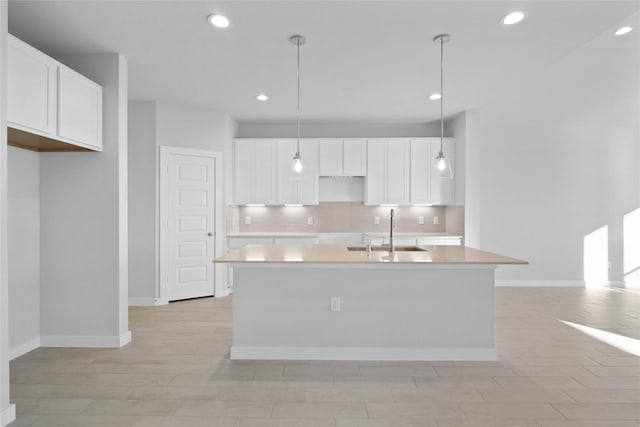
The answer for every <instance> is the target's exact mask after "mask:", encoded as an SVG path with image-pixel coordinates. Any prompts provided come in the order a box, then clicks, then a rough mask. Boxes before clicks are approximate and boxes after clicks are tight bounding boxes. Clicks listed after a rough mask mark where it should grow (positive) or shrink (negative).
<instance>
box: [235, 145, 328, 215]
mask: <svg viewBox="0 0 640 427" xmlns="http://www.w3.org/2000/svg"><path fill="white" fill-rule="evenodd" d="M317 146H318V144H317V141H315V140H308V139H303V140H300V154H301V155H302V163H303V166H304V179H299V180H294V179H291V167H292V165H293V156H294V154H295V152H296V140H295V139H267V138H259V139H236V140H235V141H234V203H235V204H238V205H246V204H265V205H283V204H305V205H317V204H318V198H319V189H318V167H317V163H318V160H317V158H318V153H317Z"/></svg>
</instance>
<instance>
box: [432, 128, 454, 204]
mask: <svg viewBox="0 0 640 427" xmlns="http://www.w3.org/2000/svg"><path fill="white" fill-rule="evenodd" d="M430 145H431V161H432V163H433V164H435V159H436V157H437V156H438V152H439V151H440V139H439V138H434V139H433V140H431V142H430ZM442 150H443V152H444V155H445V156H446V157H447V159H449V162H450V165H451V170H452V171H453V174H454V176H455V171H456V169H455V166H456V165H455V153H454V151H453V140H452V139H451V138H445V140H444V141H443V144H442ZM453 190H454V179H453V178H441V177H440V175H439V174H438V169H437V168H436V167H432V168H431V201H432V203H433V204H436V205H449V204H452V203H453Z"/></svg>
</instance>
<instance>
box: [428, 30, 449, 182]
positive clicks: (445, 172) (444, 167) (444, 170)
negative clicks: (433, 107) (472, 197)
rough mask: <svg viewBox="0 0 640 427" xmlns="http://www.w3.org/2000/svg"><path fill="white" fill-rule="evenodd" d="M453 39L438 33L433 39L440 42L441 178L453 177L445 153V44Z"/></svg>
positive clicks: (439, 174) (438, 159)
mask: <svg viewBox="0 0 640 427" xmlns="http://www.w3.org/2000/svg"><path fill="white" fill-rule="evenodd" d="M450 39H451V36H450V35H449V34H438V35H437V36H435V37H434V38H433V41H434V42H436V43H440V151H439V152H438V156H437V157H436V168H437V171H438V176H440V178H453V171H452V170H451V162H450V161H449V159H447V156H445V155H444V151H443V145H444V104H443V102H444V72H443V68H444V44H445V43H447V42H448V41H449V40H450Z"/></svg>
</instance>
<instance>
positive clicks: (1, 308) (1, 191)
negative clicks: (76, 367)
mask: <svg viewBox="0 0 640 427" xmlns="http://www.w3.org/2000/svg"><path fill="white" fill-rule="evenodd" d="M7 4H8V2H6V1H0V425H6V424H8V423H9V422H11V421H13V419H14V418H15V406H13V405H10V404H9V298H8V296H9V295H8V294H9V286H8V283H9V281H8V275H7V265H8V263H7V108H6V107H7V103H6V102H7V101H6V100H7V97H6V93H7V73H6V69H7V68H6V65H7Z"/></svg>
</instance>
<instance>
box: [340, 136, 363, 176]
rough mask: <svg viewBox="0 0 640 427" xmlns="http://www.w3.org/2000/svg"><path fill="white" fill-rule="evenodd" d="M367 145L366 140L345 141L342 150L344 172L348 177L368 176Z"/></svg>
mask: <svg viewBox="0 0 640 427" xmlns="http://www.w3.org/2000/svg"><path fill="white" fill-rule="evenodd" d="M366 153H367V144H366V140H364V139H345V140H344V141H343V149H342V172H343V173H344V174H345V175H347V176H365V175H366V174H367V157H366Z"/></svg>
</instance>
